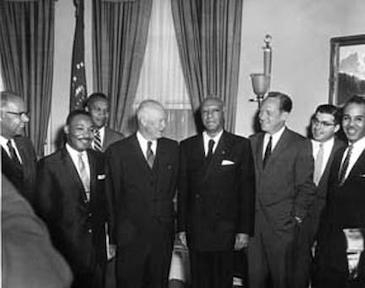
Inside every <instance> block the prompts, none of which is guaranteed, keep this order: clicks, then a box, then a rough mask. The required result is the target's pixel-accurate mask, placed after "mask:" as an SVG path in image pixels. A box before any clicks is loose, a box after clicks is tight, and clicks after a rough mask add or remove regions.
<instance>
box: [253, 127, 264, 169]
mask: <svg viewBox="0 0 365 288" xmlns="http://www.w3.org/2000/svg"><path fill="white" fill-rule="evenodd" d="M264 136H265V133H261V134H259V136H258V138H257V145H256V151H255V155H256V163H257V168H258V170H260V171H262V170H263V166H262V165H263V163H262V162H263V158H262V154H263V149H264V148H263V146H264Z"/></svg>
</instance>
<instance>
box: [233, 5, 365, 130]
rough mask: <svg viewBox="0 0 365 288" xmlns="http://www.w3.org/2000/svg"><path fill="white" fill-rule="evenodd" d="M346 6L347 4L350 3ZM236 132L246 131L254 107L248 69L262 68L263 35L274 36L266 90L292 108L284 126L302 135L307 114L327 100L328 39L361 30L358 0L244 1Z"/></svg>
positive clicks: (364, 27)
mask: <svg viewBox="0 0 365 288" xmlns="http://www.w3.org/2000/svg"><path fill="white" fill-rule="evenodd" d="M349 4H351V5H349ZM243 9H244V11H243V31H242V50H241V65H240V69H241V70H240V78H239V79H240V80H239V81H240V83H239V96H238V107H237V111H238V113H237V118H236V119H237V120H236V132H237V133H238V134H242V135H245V136H247V135H249V134H251V133H252V132H253V130H252V119H253V117H254V114H255V112H256V109H257V104H256V103H255V102H248V99H249V98H251V97H253V96H254V93H253V92H252V87H251V80H250V77H249V75H250V73H254V72H263V68H262V65H263V64H262V61H263V53H262V49H261V47H262V46H263V44H264V42H263V39H264V36H265V35H266V34H270V35H271V36H272V38H273V40H272V47H273V64H272V65H273V66H272V79H271V90H272V91H282V92H286V93H287V94H289V95H290V96H291V97H292V100H293V103H294V108H293V111H292V114H291V117H290V119H289V123H288V126H289V127H291V128H293V129H294V130H296V131H298V132H299V133H301V134H303V135H305V129H306V125H307V124H308V122H309V118H310V115H311V114H312V113H313V112H314V109H315V107H316V106H317V105H318V104H322V103H327V102H328V95H329V91H328V83H329V81H328V80H329V58H330V38H332V37H336V36H343V35H353V34H364V33H365V18H364V16H363V15H365V2H364V1H363V0H352V1H346V0H246V1H244V8H243Z"/></svg>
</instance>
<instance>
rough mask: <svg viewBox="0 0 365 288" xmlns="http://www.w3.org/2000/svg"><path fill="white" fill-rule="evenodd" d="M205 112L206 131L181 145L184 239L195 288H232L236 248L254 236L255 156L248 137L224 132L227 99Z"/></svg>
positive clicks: (205, 106)
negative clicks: (224, 104)
mask: <svg viewBox="0 0 365 288" xmlns="http://www.w3.org/2000/svg"><path fill="white" fill-rule="evenodd" d="M200 113H201V119H202V122H203V125H204V132H203V133H202V134H199V135H196V136H193V137H190V138H188V139H186V140H184V141H182V143H181V145H180V147H181V148H180V150H181V153H180V176H179V186H178V191H179V194H178V232H179V234H178V236H179V238H180V240H181V242H182V243H183V244H185V245H187V246H188V247H189V249H190V251H189V254H190V260H191V268H192V269H191V270H192V287H193V288H205V287H206V288H228V287H229V288H231V287H232V283H233V255H234V250H240V249H242V248H246V247H247V245H248V238H249V236H250V235H252V233H253V222H254V220H253V215H254V206H255V204H254V191H255V176H254V167H253V159H252V153H251V148H250V142H249V141H248V139H246V138H243V137H240V136H237V135H234V134H232V133H229V132H227V131H225V130H224V109H223V102H222V100H220V99H219V98H213V97H209V98H206V99H204V101H203V103H202V104H201V107H200Z"/></svg>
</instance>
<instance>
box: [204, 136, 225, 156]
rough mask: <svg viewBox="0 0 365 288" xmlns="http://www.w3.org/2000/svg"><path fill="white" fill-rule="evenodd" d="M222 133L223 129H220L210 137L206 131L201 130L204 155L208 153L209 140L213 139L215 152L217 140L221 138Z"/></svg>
mask: <svg viewBox="0 0 365 288" xmlns="http://www.w3.org/2000/svg"><path fill="white" fill-rule="evenodd" d="M222 134H223V130H221V131H220V132H219V133H218V134H217V135H215V136H214V137H210V136H209V135H208V133H207V131H204V132H203V142H204V153H205V156H207V155H208V152H209V140H213V141H214V146H213V154H214V152H215V149H216V148H217V146H218V142H219V140H220V139H221V137H222Z"/></svg>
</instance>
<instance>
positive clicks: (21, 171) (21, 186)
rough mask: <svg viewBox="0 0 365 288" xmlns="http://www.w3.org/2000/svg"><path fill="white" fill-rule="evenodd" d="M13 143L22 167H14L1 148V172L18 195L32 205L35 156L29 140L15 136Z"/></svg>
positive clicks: (13, 163)
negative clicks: (16, 190)
mask: <svg viewBox="0 0 365 288" xmlns="http://www.w3.org/2000/svg"><path fill="white" fill-rule="evenodd" d="M14 141H15V144H16V146H17V149H18V152H19V154H20V157H21V158H22V165H21V166H19V165H16V164H15V162H14V161H13V160H12V159H11V158H10V157H9V155H8V153H6V151H4V150H3V148H1V161H2V162H1V163H2V165H1V170H2V173H3V174H4V175H5V176H6V177H7V178H8V179H9V180H10V182H11V183H12V184H13V185H14V186H15V187H16V188H17V189H18V191H19V193H20V194H21V195H22V196H23V197H25V198H26V199H27V200H28V201H29V202H30V203H31V204H33V196H34V195H33V194H34V189H35V182H36V163H37V156H36V153H35V151H34V148H33V144H32V142H31V141H30V139H29V138H27V137H23V136H17V137H14Z"/></svg>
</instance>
